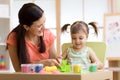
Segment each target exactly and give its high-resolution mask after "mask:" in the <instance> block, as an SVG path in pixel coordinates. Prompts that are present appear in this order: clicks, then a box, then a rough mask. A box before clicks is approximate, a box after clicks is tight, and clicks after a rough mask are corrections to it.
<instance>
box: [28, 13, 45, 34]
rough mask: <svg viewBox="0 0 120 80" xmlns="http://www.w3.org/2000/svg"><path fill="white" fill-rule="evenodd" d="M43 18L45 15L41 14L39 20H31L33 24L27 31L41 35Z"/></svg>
mask: <svg viewBox="0 0 120 80" xmlns="http://www.w3.org/2000/svg"><path fill="white" fill-rule="evenodd" d="M45 20H46V18H45V15H44V14H43V16H42V17H41V18H40V19H39V20H37V21H35V22H33V24H32V25H31V26H30V27H28V29H27V32H28V33H29V34H31V35H34V36H43V30H44V28H45Z"/></svg>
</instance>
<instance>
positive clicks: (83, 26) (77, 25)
mask: <svg viewBox="0 0 120 80" xmlns="http://www.w3.org/2000/svg"><path fill="white" fill-rule="evenodd" d="M88 25H91V26H92V27H93V28H94V31H95V34H96V35H98V29H97V26H96V22H90V23H88V24H87V23H85V22H83V21H76V22H74V23H73V24H72V25H70V24H65V25H64V26H63V27H62V28H61V32H64V31H66V30H67V28H68V26H70V33H71V34H76V33H78V32H79V30H82V31H83V32H85V33H86V35H88V34H89V27H88Z"/></svg>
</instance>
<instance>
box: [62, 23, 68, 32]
mask: <svg viewBox="0 0 120 80" xmlns="http://www.w3.org/2000/svg"><path fill="white" fill-rule="evenodd" d="M68 26H70V24H65V25H64V26H63V27H62V28H61V32H64V31H66V30H67V28H68Z"/></svg>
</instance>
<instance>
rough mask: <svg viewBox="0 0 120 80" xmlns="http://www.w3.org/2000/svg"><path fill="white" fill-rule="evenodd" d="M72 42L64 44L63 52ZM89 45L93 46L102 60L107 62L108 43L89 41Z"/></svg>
mask: <svg viewBox="0 0 120 80" xmlns="http://www.w3.org/2000/svg"><path fill="white" fill-rule="evenodd" d="M71 45H72V44H71V43H64V44H63V45H62V52H63V51H64V50H65V49H66V48H68V47H69V46H71ZM87 46H88V47H90V48H92V49H93V50H94V51H95V53H96V55H97V57H98V58H99V59H100V61H101V62H102V63H103V64H105V59H106V44H105V43H104V42H87Z"/></svg>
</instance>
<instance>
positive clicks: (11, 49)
mask: <svg viewBox="0 0 120 80" xmlns="http://www.w3.org/2000/svg"><path fill="white" fill-rule="evenodd" d="M8 52H9V55H10V58H11V61H12V64H13V67H14V70H15V71H16V72H20V71H21V66H20V64H19V60H18V56H17V49H16V47H15V46H12V45H8Z"/></svg>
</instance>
